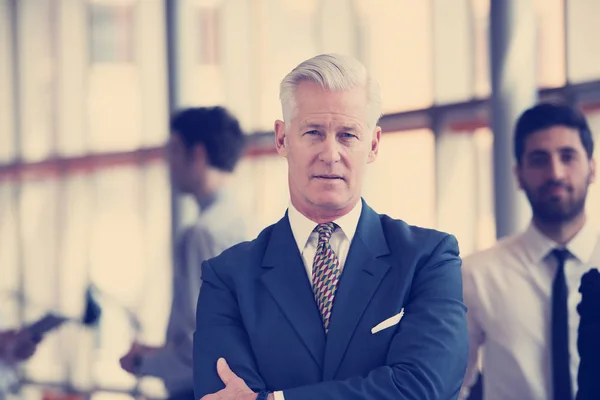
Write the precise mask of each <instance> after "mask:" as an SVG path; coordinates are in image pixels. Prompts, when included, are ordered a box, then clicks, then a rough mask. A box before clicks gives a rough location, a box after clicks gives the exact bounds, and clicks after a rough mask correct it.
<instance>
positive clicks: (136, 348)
mask: <svg viewBox="0 0 600 400" xmlns="http://www.w3.org/2000/svg"><path fill="white" fill-rule="evenodd" d="M159 349H160V347H152V346H146V345H144V344H141V343H138V342H133V344H132V345H131V348H130V349H129V351H128V352H127V354H125V355H124V356H123V357H121V359H120V360H119V362H120V364H121V368H123V369H124V370H125V371H127V372H129V373H130V374H136V373H137V370H138V369H139V368H140V364H141V362H142V357H143V356H145V355H147V354H152V353H155V352H157V351H158V350H159Z"/></svg>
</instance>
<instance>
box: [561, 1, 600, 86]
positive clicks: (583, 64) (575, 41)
mask: <svg viewBox="0 0 600 400" xmlns="http://www.w3.org/2000/svg"><path fill="white" fill-rule="evenodd" d="M599 18H600V1H598V0H571V1H567V54H568V74H569V80H570V81H572V82H584V81H587V80H593V79H598V78H600V41H598V37H600V24H599V23H598V21H599Z"/></svg>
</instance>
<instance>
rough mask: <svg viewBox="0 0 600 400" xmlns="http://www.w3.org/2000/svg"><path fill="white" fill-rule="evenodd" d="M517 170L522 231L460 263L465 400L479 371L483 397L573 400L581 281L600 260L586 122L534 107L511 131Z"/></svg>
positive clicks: (569, 112)
mask: <svg viewBox="0 0 600 400" xmlns="http://www.w3.org/2000/svg"><path fill="white" fill-rule="evenodd" d="M514 146H515V149H514V150H515V158H516V167H515V174H516V177H517V180H518V183H519V185H520V187H521V189H522V190H523V191H524V192H525V194H526V196H527V198H528V200H529V203H530V205H531V210H532V214H533V217H532V220H531V223H530V225H529V227H528V228H527V230H526V231H525V232H522V233H520V234H517V235H514V236H512V237H508V238H506V239H503V240H501V241H500V242H499V243H498V244H497V245H496V246H494V247H493V248H491V249H489V250H486V251H483V252H480V253H476V254H474V255H472V256H470V257H467V258H466V259H465V260H464V263H463V274H464V276H463V281H464V297H465V302H466V304H467V307H468V312H467V321H468V326H469V337H470V352H469V367H468V368H467V374H466V376H465V380H464V385H463V390H462V394H461V398H467V397H468V393H469V388H470V387H471V386H472V385H473V384H474V383H475V380H476V378H477V374H478V372H479V371H478V369H479V368H478V358H479V356H481V360H482V373H483V388H484V389H483V390H484V395H483V398H484V399H485V400H512V399H514V400H522V399H527V400H552V399H554V400H571V399H573V398H574V397H575V393H576V392H577V372H578V366H579V354H578V352H577V330H578V327H579V314H578V313H577V311H576V309H577V305H578V303H579V302H580V299H581V295H580V293H579V292H578V289H579V286H580V283H581V277H582V276H583V275H584V274H585V273H586V272H587V271H588V270H589V269H590V268H592V267H594V266H596V265H597V264H598V262H600V260H599V257H598V253H599V250H600V248H599V247H600V243H599V236H598V232H597V231H596V230H595V229H594V228H593V227H592V226H590V224H589V223H587V222H586V214H585V200H586V196H587V192H588V186H589V185H590V184H591V183H592V182H593V181H594V178H595V171H596V165H595V162H594V159H593V158H592V155H593V149H594V144H593V138H592V134H591V132H590V129H589V127H588V124H587V122H586V120H585V118H584V116H583V115H582V114H581V113H580V112H578V111H577V110H574V109H572V108H569V107H567V106H563V105H555V104H539V105H536V106H535V107H532V108H531V109H529V110H527V111H525V112H524V113H523V114H522V115H521V117H520V118H519V120H518V121H517V124H516V128H515V138H514Z"/></svg>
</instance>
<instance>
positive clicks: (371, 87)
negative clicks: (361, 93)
mask: <svg viewBox="0 0 600 400" xmlns="http://www.w3.org/2000/svg"><path fill="white" fill-rule="evenodd" d="M306 81H309V82H313V83H316V84H317V85H319V86H320V87H321V88H323V89H327V90H332V91H346V90H351V89H354V88H357V87H363V88H365V90H366V91H367V104H368V106H367V107H368V108H369V110H368V118H369V121H367V123H368V124H369V125H371V124H372V127H374V126H375V125H376V124H377V121H379V118H380V117H381V94H380V91H379V84H378V83H377V81H376V80H375V79H373V78H372V77H371V76H370V75H369V73H368V71H367V69H366V68H365V66H364V65H363V64H361V63H360V62H359V61H358V60H356V59H355V58H353V57H350V56H346V55H340V54H321V55H318V56H315V57H313V58H310V59H308V60H306V61H303V62H302V63H300V64H299V65H298V66H297V67H296V68H294V69H293V70H292V71H291V72H290V73H289V74H287V75H286V76H285V78H283V81H281V85H280V87H279V99H280V100H281V108H282V112H283V119H284V121H290V120H291V119H292V118H293V112H294V109H295V107H296V104H295V100H294V95H295V92H296V89H297V88H298V85H299V84H300V83H302V82H306Z"/></svg>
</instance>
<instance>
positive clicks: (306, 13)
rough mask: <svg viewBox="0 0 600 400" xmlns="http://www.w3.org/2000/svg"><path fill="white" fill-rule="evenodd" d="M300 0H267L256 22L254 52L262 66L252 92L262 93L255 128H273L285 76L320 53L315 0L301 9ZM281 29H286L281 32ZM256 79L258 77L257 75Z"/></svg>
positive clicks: (279, 107) (278, 109)
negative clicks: (257, 32)
mask: <svg viewBox="0 0 600 400" xmlns="http://www.w3.org/2000/svg"><path fill="white" fill-rule="evenodd" d="M297 3H299V1H296V0H294V1H285V2H282V1H279V0H265V1H264V2H263V6H262V7H260V8H259V9H258V10H257V11H258V12H260V15H259V18H260V19H259V20H257V21H256V23H257V25H254V26H255V28H256V29H258V27H259V26H261V25H263V26H262V27H261V28H260V31H259V32H260V36H259V37H258V38H257V39H258V41H257V45H258V46H259V47H258V51H259V52H257V53H256V54H254V57H255V62H256V63H257V65H258V66H259V68H260V70H259V72H258V78H259V80H258V81H257V82H256V83H257V84H258V85H260V86H256V85H253V86H252V93H251V95H252V96H253V97H254V96H260V103H259V104H260V107H259V109H258V113H259V114H258V119H257V121H256V123H255V124H254V125H253V126H254V127H256V129H261V130H265V129H268V130H270V129H273V121H275V119H276V118H281V104H280V102H279V84H280V83H281V80H282V79H283V77H284V76H285V75H286V74H287V73H288V72H290V71H291V70H292V68H294V67H295V66H296V65H297V64H299V63H300V62H302V61H304V60H306V59H308V58H310V57H312V56H314V55H315V54H316V52H317V49H318V47H317V38H316V35H315V24H316V16H315V13H314V12H313V11H316V9H315V8H314V7H313V8H311V7H310V6H311V5H312V6H315V2H309V3H308V4H306V5H305V6H304V7H301V8H300V11H301V12H298V8H297V7H296V6H297V5H298V4H297ZM281 32H286V34H285V35H282V34H281ZM292 43H293V45H291V44H292ZM255 78H256V77H255Z"/></svg>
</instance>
